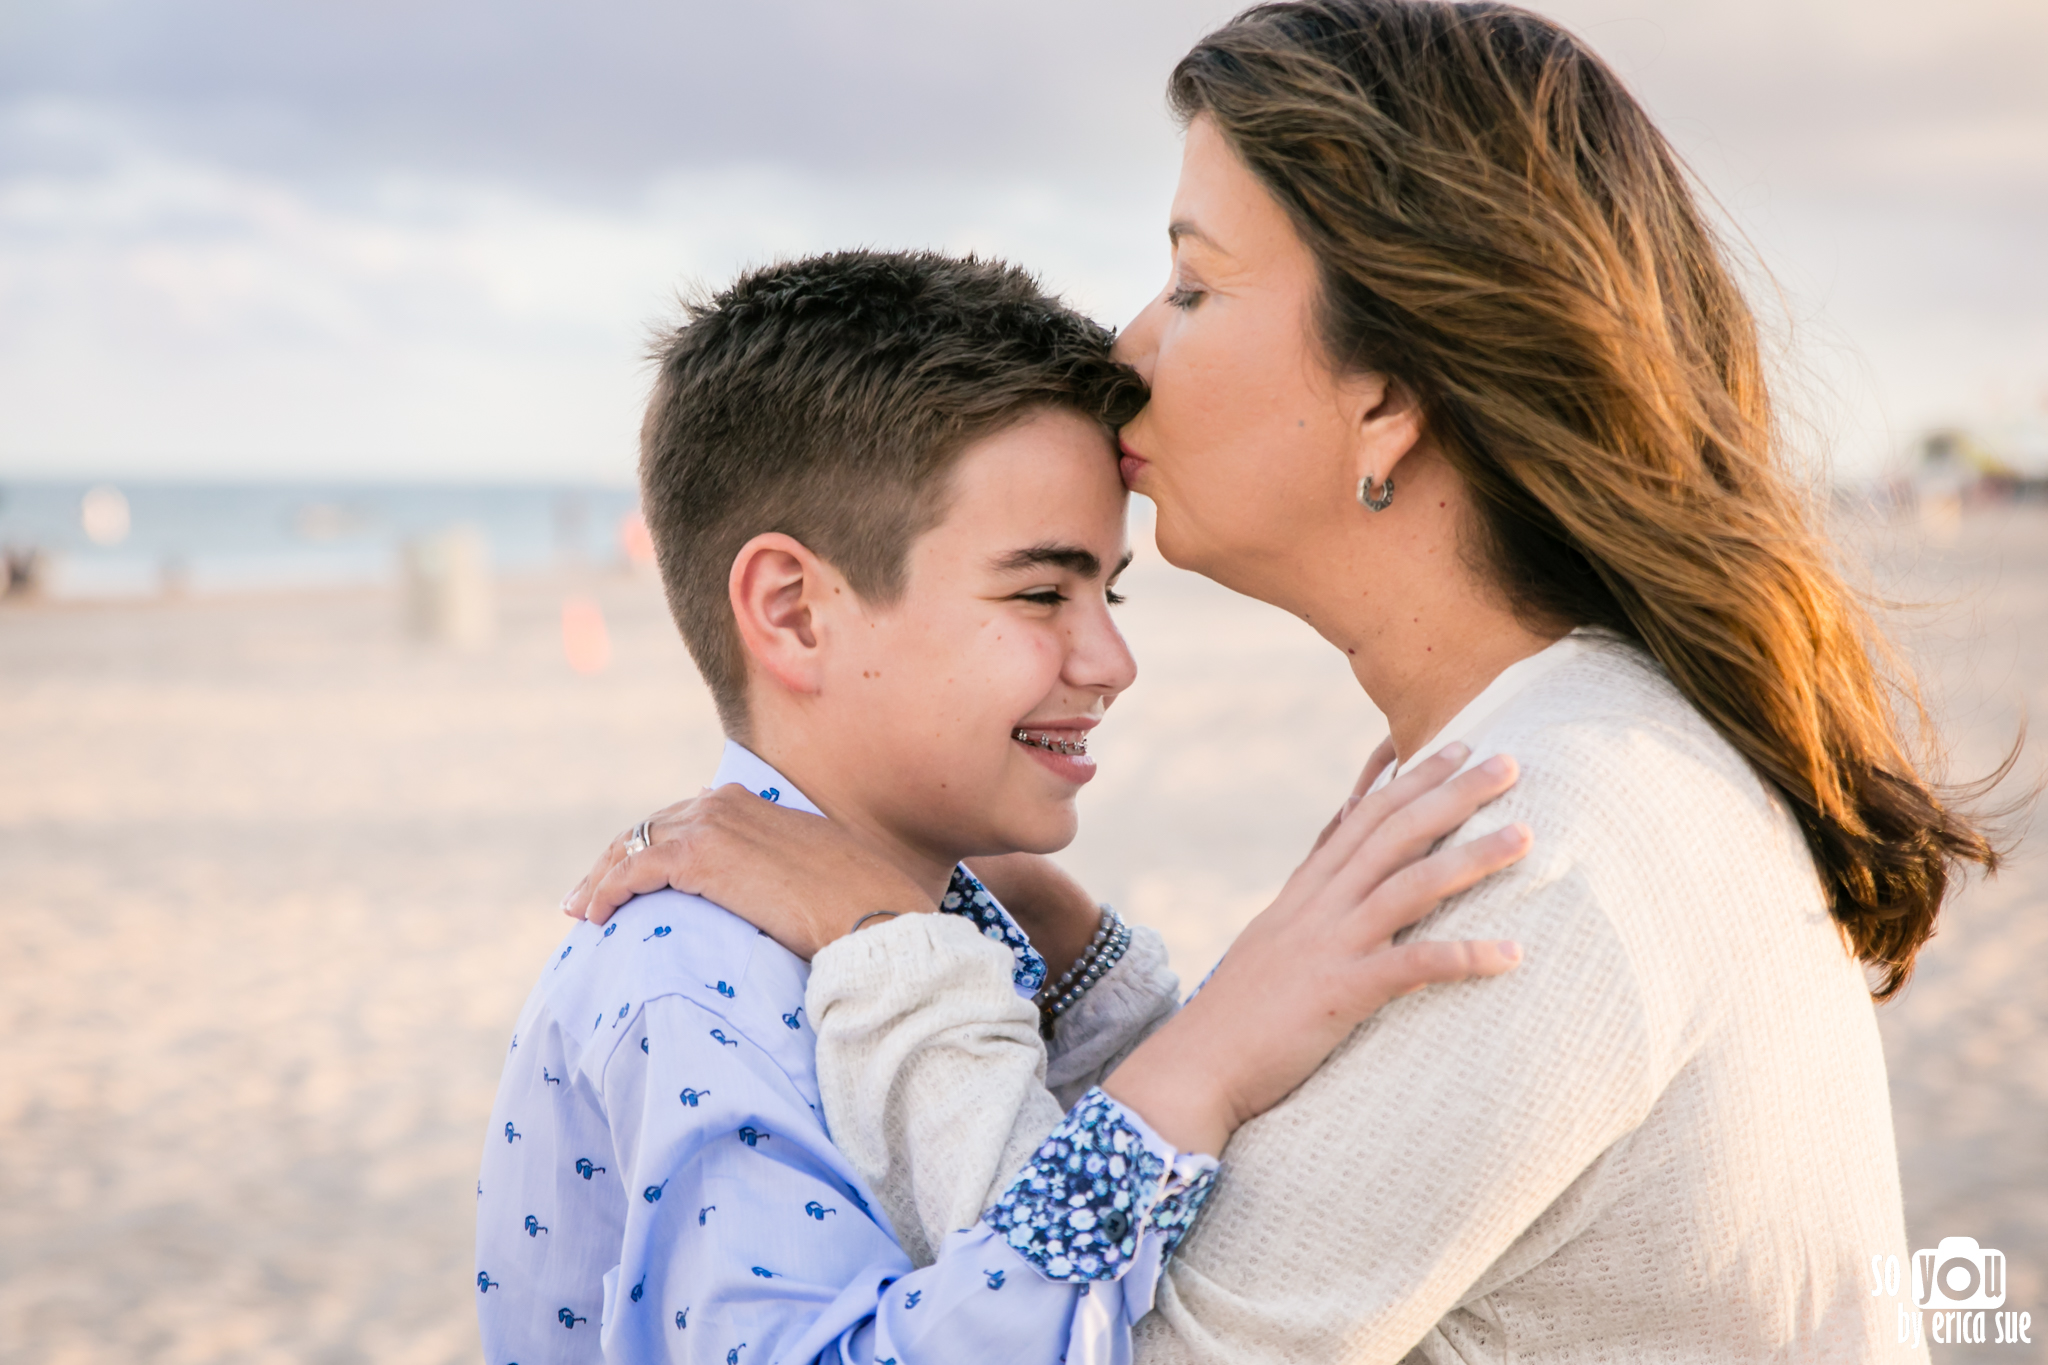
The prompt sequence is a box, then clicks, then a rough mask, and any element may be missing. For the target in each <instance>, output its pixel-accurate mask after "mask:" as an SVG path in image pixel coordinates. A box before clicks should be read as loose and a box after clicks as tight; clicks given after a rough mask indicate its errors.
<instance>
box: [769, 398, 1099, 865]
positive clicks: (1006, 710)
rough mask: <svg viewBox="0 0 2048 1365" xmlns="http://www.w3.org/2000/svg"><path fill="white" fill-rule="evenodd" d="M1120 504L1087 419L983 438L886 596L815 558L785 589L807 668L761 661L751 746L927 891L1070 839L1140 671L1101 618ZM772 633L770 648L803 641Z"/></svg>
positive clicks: (1053, 419) (1057, 420)
mask: <svg viewBox="0 0 2048 1365" xmlns="http://www.w3.org/2000/svg"><path fill="white" fill-rule="evenodd" d="M1125 501H1126V495H1125V492H1124V487H1123V482H1122V480H1121V478H1120V477H1119V475H1118V473H1117V464H1116V447H1115V444H1114V442H1113V441H1112V440H1111V438H1110V437H1109V436H1108V435H1107V434H1106V433H1105V432H1104V431H1103V429H1102V428H1101V427H1100V426H1099V425H1098V424H1096V423H1095V422H1093V421H1091V420H1089V419H1087V418H1085V417H1082V416H1080V415H1078V414H1076V413H1073V412H1069V411H1064V410H1059V409H1048V410H1044V411H1040V412H1037V413H1034V414H1032V415H1030V416H1028V417H1027V418H1025V419H1024V420H1023V421H1020V422H1018V423H1016V424H1015V425H1013V426H1010V427H1007V428H1004V429H1003V430H1001V431H998V432H996V433H995V434H994V435H992V436H988V437H985V438H984V439H982V440H980V441H977V442H975V443H974V445H973V446H971V447H970V448H969V449H968V450H967V451H966V452H964V453H963V454H962V455H960V456H959V457H958V460H957V462H956V463H955V465H954V467H953V469H952V471H951V472H950V474H949V475H948V476H947V482H946V489H945V497H944V499H943V501H942V503H941V507H940V515H939V518H938V521H937V524H936V525H934V526H932V527H931V528H930V529H928V530H926V531H925V532H924V533H923V534H922V535H920V536H918V537H917V539H916V540H915V541H914V542H913V543H912V545H911V546H910V549H909V553H908V555H907V557H906V560H905V574H904V587H903V591H902V593H901V595H900V596H898V597H897V598H896V599H895V600H894V601H891V602H886V603H874V602H868V601H865V600H863V599H862V598H861V597H860V596H859V595H858V594H857V593H855V592H854V591H853V589H852V588H851V586H849V585H847V584H846V583H845V581H844V579H843V578H842V577H840V576H839V575H838V573H837V572H836V571H835V570H833V569H832V568H831V566H830V565H826V564H823V563H822V562H820V561H816V560H815V559H811V560H810V561H809V562H810V563H811V564H813V565H815V566H816V572H815V574H812V575H810V577H812V578H814V579H815V580H816V581H811V582H806V583H805V584H804V585H802V586H801V587H798V586H795V585H794V584H792V585H790V586H789V587H787V588H785V589H784V590H783V591H784V594H785V596H787V595H788V594H791V593H795V594H800V595H801V597H802V600H803V603H804V607H805V608H806V610H803V611H799V612H786V613H785V614H786V615H787V617H788V620H789V623H790V627H796V626H798V625H799V624H800V626H801V631H800V634H801V635H804V636H808V638H809V639H810V641H811V643H810V644H809V645H807V646H805V647H803V648H802V649H801V650H800V651H797V652H799V653H801V654H802V655H803V656H804V667H803V668H801V669H797V670H793V671H792V670H790V669H787V668H768V667H763V668H761V669H759V670H758V673H759V674H760V675H761V676H758V677H757V678H756V681H755V684H754V687H753V691H752V697H751V706H752V713H753V715H754V717H755V722H754V735H753V739H754V743H755V745H756V747H757V751H758V752H760V753H761V756H762V757H763V758H765V759H767V760H768V761H769V762H770V763H772V764H774V765H775V766H776V768H778V769H779V770H781V771H782V772H784V773H786V774H787V775H788V776H789V778H790V780H791V781H793V782H795V783H796V784H797V785H798V786H799V787H800V788H801V789H802V790H803V791H804V792H805V794H806V795H808V796H809V797H810V798H811V799H812V800H813V801H815V802H817V804H818V805H819V807H820V808H821V809H823V810H824V811H825V812H826V813H827V814H828V815H830V816H831V817H832V818H833V819H834V820H839V821H844V822H845V823H846V824H848V825H849V826H850V827H852V828H854V829H855V830H856V831H858V832H859V833H860V834H861V835H863V836H864V837H865V838H867V839H869V840H871V841H872V842H873V843H874V844H875V846H876V849H877V851H878V852H880V853H882V854H883V855H884V856H886V857H889V858H890V860H891V861H893V862H896V863H897V864H898V865H900V866H902V867H903V868H904V870H905V871H906V872H908V873H910V875H912V876H913V877H915V878H916V879H917V880H918V881H919V882H920V883H921V884H926V885H928V886H930V887H931V888H932V889H933V890H934V891H935V892H936V891H938V890H942V889H943V888H944V886H945V882H946V878H947V877H948V876H949V875H950V873H951V870H952V867H953V865H954V864H955V863H957V862H958V861H959V860H960V859H962V858H965V857H970V856H974V855H978V854H994V853H1012V852H1019V851H1028V852H1036V853H1045V852H1051V851H1053V850H1055V849H1058V848H1062V847H1064V846H1065V845H1066V844H1067V843H1068V842H1069V841H1071V840H1072V838H1073V836H1074V832H1075V829H1076V826H1077V823H1078V817H1077V815H1076V812H1075V810H1074V798H1075V796H1076V795H1077V794H1078V793H1079V792H1080V789H1081V787H1082V786H1083V785H1084V784H1086V783H1087V782H1088V781H1089V780H1090V779H1091V778H1093V777H1094V775H1095V772H1096V768H1095V760H1094V758H1093V757H1091V756H1090V755H1089V753H1088V738H1089V732H1090V731H1092V730H1093V729H1094V728H1095V726H1096V725H1097V724H1098V723H1099V722H1100V721H1101V719H1102V716H1103V713H1104V712H1105V711H1106V710H1107V708H1108V706H1109V703H1110V702H1112V701H1114V700H1115V699H1116V697H1117V696H1118V695H1119V694H1121V693H1122V692H1123V690H1124V689H1125V688H1126V687H1128V686H1130V684H1131V681H1132V679H1133V678H1134V677H1135V675H1136V671H1137V666H1136V664H1135V662H1134V661H1133V660H1132V658H1131V654H1130V650H1129V649H1128V648H1127V647H1126V646H1125V644H1124V641H1123V637H1122V636H1121V635H1120V634H1119V633H1118V631H1117V629H1116V626H1115V623H1114V622H1113V621H1112V620H1111V619H1110V614H1109V608H1110V606H1111V605H1112V603H1114V602H1115V601H1117V600H1119V599H1117V598H1116V595H1115V593H1114V592H1113V591H1112V588H1111V585H1112V584H1113V582H1114V580H1115V578H1116V576H1117V575H1118V574H1119V573H1121V572H1122V570H1123V567H1124V565H1125V564H1126V563H1128V562H1129V552H1128V549H1127V540H1126V535H1125V528H1124V511H1125ZM774 539H780V540H786V538H783V537H776V538H774ZM755 543H759V541H757V542H755ZM747 553H748V552H747V551H744V550H743V551H742V553H741V564H740V565H736V566H735V579H734V582H735V593H736V594H739V595H740V597H741V600H740V601H739V602H737V603H736V606H738V607H739V608H741V609H742V610H744V608H745V606H746V601H745V594H744V592H743V591H742V573H741V570H742V568H743V567H744V564H745V561H746V558H747ZM792 558H794V557H792ZM768 600H769V599H768V597H767V596H764V598H763V601H764V603H765V602H767V601H768ZM799 616H800V617H801V618H802V619H801V622H800V623H799V622H798V621H797V618H798V617H799ZM777 634H779V635H784V639H785V643H784V644H783V645H773V642H772V641H770V642H769V643H770V644H771V646H772V647H773V648H774V649H786V648H788V647H790V643H791V642H792V641H793V640H794V639H795V638H797V637H796V635H794V634H785V631H778V632H777ZM771 652H772V650H771ZM756 658H757V662H758V661H761V654H760V651H758V650H757V651H756ZM789 682H796V683H798V685H797V686H793V687H792V686H789V685H788V683H789Z"/></svg>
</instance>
